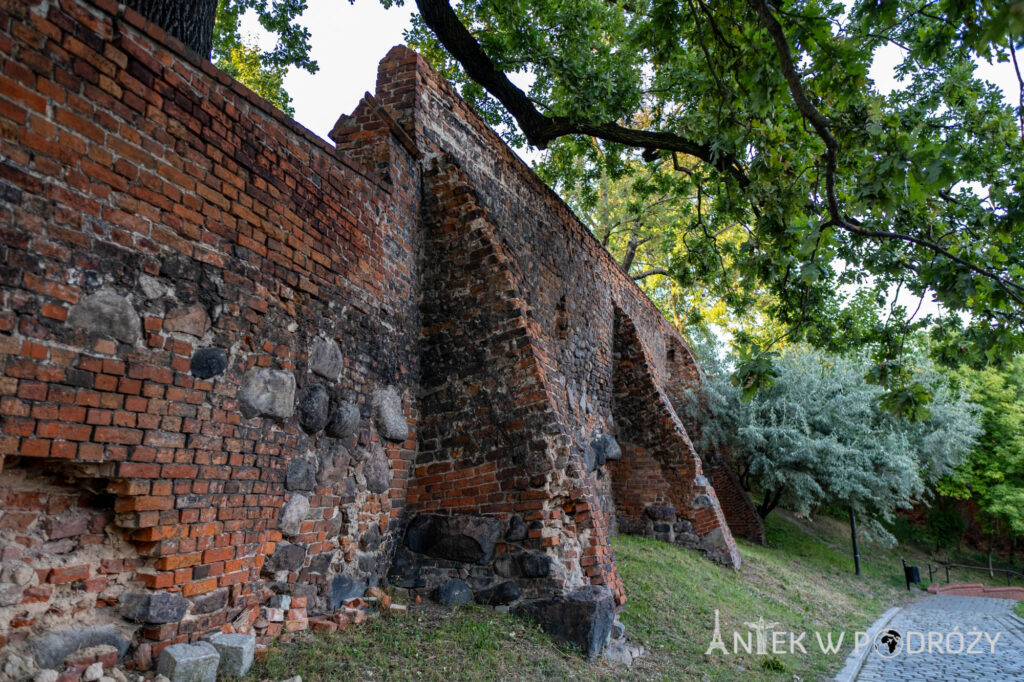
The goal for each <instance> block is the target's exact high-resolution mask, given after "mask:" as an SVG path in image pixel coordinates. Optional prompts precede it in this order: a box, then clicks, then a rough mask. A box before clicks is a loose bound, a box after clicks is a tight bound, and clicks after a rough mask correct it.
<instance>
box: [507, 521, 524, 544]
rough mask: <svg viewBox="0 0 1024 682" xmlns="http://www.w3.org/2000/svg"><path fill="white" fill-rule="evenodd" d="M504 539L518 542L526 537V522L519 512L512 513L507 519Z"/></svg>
mask: <svg viewBox="0 0 1024 682" xmlns="http://www.w3.org/2000/svg"><path fill="white" fill-rule="evenodd" d="M505 539H506V540H508V541H510V542H519V541H521V540H525V539H526V522H525V521H523V517H522V516H520V515H519V514H513V515H512V518H510V519H509V520H508V532H507V533H505Z"/></svg>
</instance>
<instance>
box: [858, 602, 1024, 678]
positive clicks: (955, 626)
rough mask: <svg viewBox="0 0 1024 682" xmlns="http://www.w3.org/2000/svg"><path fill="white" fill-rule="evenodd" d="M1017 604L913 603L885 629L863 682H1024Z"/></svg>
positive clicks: (1023, 639) (1023, 625)
mask: <svg viewBox="0 0 1024 682" xmlns="http://www.w3.org/2000/svg"><path fill="white" fill-rule="evenodd" d="M1015 603H1016V602H1014V601H1012V600H1010V599H992V598H989V597H953V596H943V595H939V596H934V597H928V598H926V599H923V600H921V601H919V602H915V603H913V604H910V605H908V606H907V607H905V608H904V609H903V610H902V611H900V612H899V613H898V614H896V616H895V617H894V618H893V619H892V620H891V621H889V624H888V625H886V626H885V628H883V629H882V632H881V633H880V634H879V636H878V638H876V641H875V645H876V650H875V651H871V652H869V653H868V657H867V660H866V661H865V663H864V667H863V668H862V669H861V671H860V674H859V675H858V676H857V680H859V681H862V682H875V681H877V682H882V681H885V682H889V681H898V682H912V681H918V680H921V681H925V680H926V681H927V682H932V681H937V680H941V681H944V682H945V681H947V680H948V681H953V680H983V681H984V682H1003V681H1004V680H1024V620H1022V619H1021V618H1019V617H1017V616H1016V615H1014V613H1013V607H1014V604H1015ZM891 631H895V632H897V633H899V634H898V636H893V635H892V634H891ZM951 633H952V636H950V634H951ZM958 634H959V635H962V636H963V640H962V641H961V640H960V638H959V637H958V636H957V635H958ZM887 636H888V638H889V639H888V640H886V641H883V638H885V637H887ZM890 645H892V646H893V651H892V653H890V651H889V649H890Z"/></svg>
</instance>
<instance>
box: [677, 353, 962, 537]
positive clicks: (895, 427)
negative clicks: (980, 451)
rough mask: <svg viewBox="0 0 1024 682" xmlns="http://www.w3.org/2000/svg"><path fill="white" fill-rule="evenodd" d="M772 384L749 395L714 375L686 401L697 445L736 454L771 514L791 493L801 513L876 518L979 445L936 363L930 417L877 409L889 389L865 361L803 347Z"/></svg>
mask: <svg viewBox="0 0 1024 682" xmlns="http://www.w3.org/2000/svg"><path fill="white" fill-rule="evenodd" d="M777 371H778V376H777V378H776V380H775V382H774V383H773V385H772V386H771V387H769V388H766V389H765V390H762V391H760V392H758V393H757V394H756V395H754V396H753V397H752V399H750V400H749V401H744V400H743V396H742V388H741V387H737V386H735V385H734V384H733V383H732V382H731V381H729V380H727V379H725V378H723V377H720V376H719V377H715V376H711V377H709V378H708V379H707V380H706V381H705V383H704V386H703V389H702V390H701V391H699V392H696V393H694V394H693V395H692V396H690V398H691V399H690V400H689V401H688V403H687V404H686V405H685V406H684V409H685V410H686V411H687V412H688V413H689V416H690V417H691V418H692V419H691V421H695V422H696V423H697V424H698V428H697V429H696V433H695V441H696V443H695V444H696V445H697V447H698V448H699V449H701V448H703V449H709V450H715V451H718V452H726V453H731V455H732V460H733V464H734V466H735V467H736V469H737V472H738V474H739V476H740V481H741V483H742V484H743V485H744V487H746V488H747V489H748V490H751V491H754V492H756V493H758V494H759V495H760V498H761V503H760V506H759V512H760V514H761V516H762V517H764V516H767V515H768V514H769V513H771V511H772V510H773V509H775V508H776V507H777V506H778V505H779V504H780V503H783V502H785V503H786V504H787V505H788V506H790V507H791V508H793V509H795V510H797V511H799V512H805V513H806V512H810V511H811V510H812V509H815V508H817V507H819V506H821V505H828V506H841V507H847V506H851V507H853V508H854V510H855V511H856V512H857V513H858V515H859V516H861V517H864V518H867V519H868V520H869V524H870V525H869V527H870V528H871V529H872V530H873V532H874V533H875V534H877V535H879V536H881V537H889V536H888V533H887V532H886V531H884V529H882V528H881V526H880V525H879V523H878V522H879V521H880V520H888V519H890V517H891V514H892V512H893V511H894V510H895V509H898V508H907V507H909V506H910V505H911V504H912V503H913V502H915V501H917V500H920V499H922V498H923V497H924V496H926V495H927V494H928V492H929V490H930V489H931V488H932V487H933V486H934V485H935V484H936V482H937V481H938V480H939V479H941V478H942V477H944V476H947V475H949V474H950V473H952V472H953V471H954V469H956V467H957V466H958V465H959V464H960V462H961V461H962V460H963V457H964V456H965V454H966V453H967V452H968V451H969V450H970V449H971V447H972V446H973V445H974V439H975V435H976V433H977V431H978V429H977V426H976V425H975V421H974V412H975V409H974V407H973V406H972V405H971V404H970V403H969V402H968V401H967V400H966V399H965V398H964V397H963V396H962V395H961V394H960V393H958V392H957V391H955V390H954V389H952V388H951V387H950V386H949V385H948V383H947V382H946V381H945V379H944V378H943V377H942V376H941V375H940V374H939V373H938V372H936V371H935V370H933V369H930V368H926V369H924V370H919V375H920V376H918V377H917V378H916V379H917V381H918V382H920V383H921V384H922V385H925V386H928V387H929V389H930V390H931V391H932V392H933V394H934V397H933V400H932V410H931V414H930V415H929V418H928V419H927V420H922V421H919V422H910V421H907V420H901V419H896V418H893V417H892V416H891V415H890V414H889V413H887V412H885V411H883V410H881V409H880V406H879V403H878V397H879V394H880V393H881V392H882V389H881V388H880V387H878V386H876V385H873V384H869V383H868V382H867V381H865V377H864V374H865V372H864V362H863V360H858V359H856V358H843V357H839V356H834V355H829V354H824V353H821V352H820V351H813V350H809V349H807V348H800V347H796V348H793V349H791V350H790V351H788V352H786V353H784V354H783V355H782V356H781V357H780V358H779V359H778V361H777Z"/></svg>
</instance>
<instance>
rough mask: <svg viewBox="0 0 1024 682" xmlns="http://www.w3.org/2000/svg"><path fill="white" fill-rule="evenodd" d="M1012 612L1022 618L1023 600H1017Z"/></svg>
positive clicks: (1023, 610) (1023, 612)
mask: <svg viewBox="0 0 1024 682" xmlns="http://www.w3.org/2000/svg"><path fill="white" fill-rule="evenodd" d="M1013 610H1014V612H1016V614H1017V615H1018V616H1020V617H1021V618H1024V601H1019V602H1017V605H1016V606H1014V607H1013Z"/></svg>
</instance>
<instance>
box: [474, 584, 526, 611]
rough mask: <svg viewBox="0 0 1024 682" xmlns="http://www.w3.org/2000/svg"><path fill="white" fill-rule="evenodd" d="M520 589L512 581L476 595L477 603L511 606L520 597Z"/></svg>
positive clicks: (486, 589)
mask: <svg viewBox="0 0 1024 682" xmlns="http://www.w3.org/2000/svg"><path fill="white" fill-rule="evenodd" d="M520 596H521V595H520V593H519V587H518V586H517V585H516V584H515V583H514V582H512V581H511V580H506V581H505V582H503V583H498V584H497V585H492V586H491V587H487V588H485V589H482V590H480V591H479V592H477V593H476V603H477V604H485V605H490V606H497V605H499V604H511V603H512V602H514V601H515V600H517V599H519V597H520Z"/></svg>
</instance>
